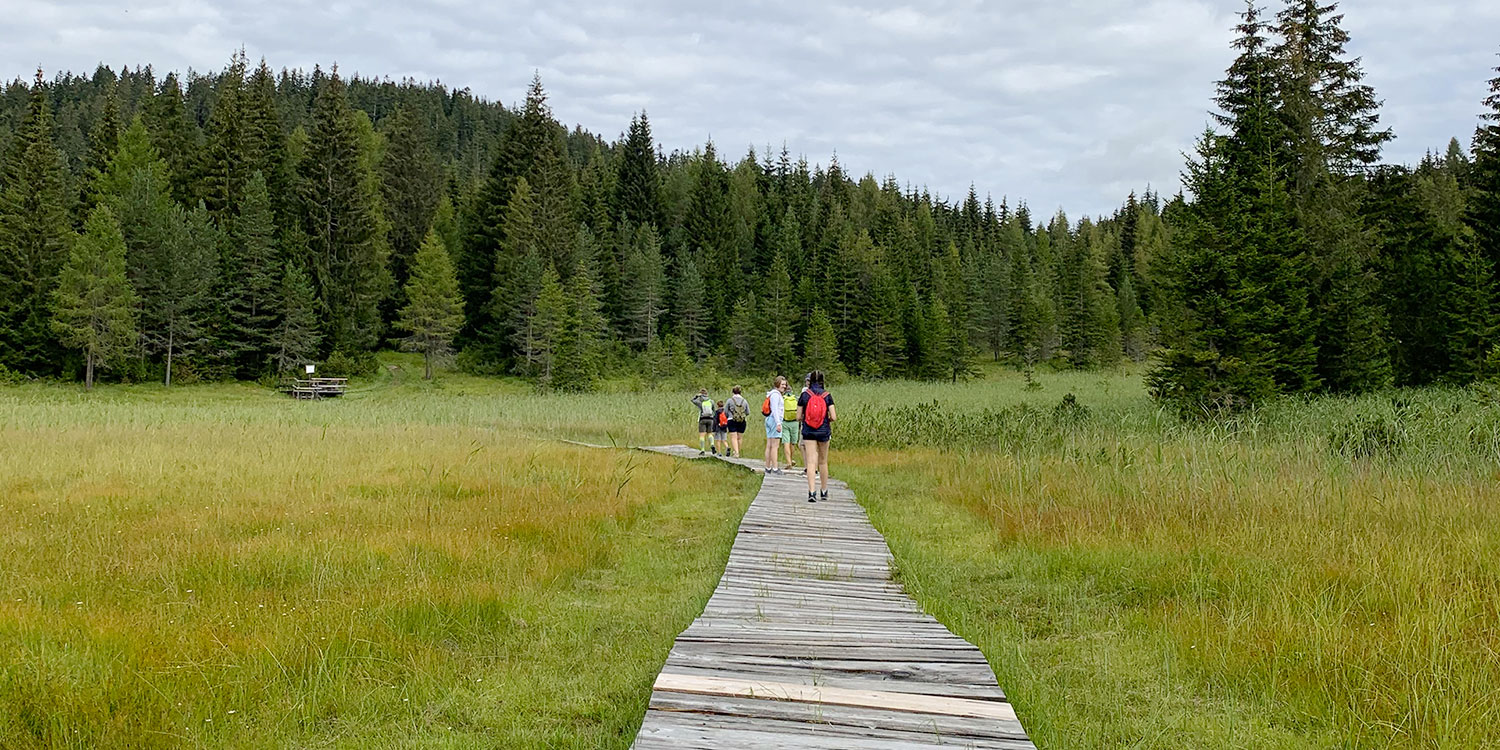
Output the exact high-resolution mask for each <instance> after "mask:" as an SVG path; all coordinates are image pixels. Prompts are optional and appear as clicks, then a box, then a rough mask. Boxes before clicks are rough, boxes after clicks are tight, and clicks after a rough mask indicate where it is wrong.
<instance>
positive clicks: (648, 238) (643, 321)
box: [621, 224, 666, 350]
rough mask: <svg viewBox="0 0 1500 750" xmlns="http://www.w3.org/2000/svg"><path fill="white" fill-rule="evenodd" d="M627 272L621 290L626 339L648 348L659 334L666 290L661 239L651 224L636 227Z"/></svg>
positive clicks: (627, 260)
mask: <svg viewBox="0 0 1500 750" xmlns="http://www.w3.org/2000/svg"><path fill="white" fill-rule="evenodd" d="M623 274H624V278H625V279H626V280H627V281H626V284H625V285H624V288H623V289H622V290H621V294H622V296H623V297H624V298H625V299H624V302H625V317H626V320H627V321H628V328H627V329H626V336H625V340H626V342H627V343H629V344H631V345H632V346H634V347H635V348H636V349H637V350H645V349H646V348H648V347H649V346H650V345H651V342H652V341H655V340H656V338H657V335H658V333H659V330H660V322H661V316H662V312H663V308H664V307H665V305H664V303H663V300H664V292H665V291H666V289H665V287H666V279H665V276H664V273H663V268H662V257H661V241H660V240H659V239H658V238H657V235H656V229H655V227H654V226H652V225H651V224H642V225H640V226H639V227H638V228H637V229H636V231H635V233H634V238H633V240H632V242H631V248H630V254H629V255H628V256H626V258H625V265H624V268H623Z"/></svg>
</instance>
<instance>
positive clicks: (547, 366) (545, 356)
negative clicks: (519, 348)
mask: <svg viewBox="0 0 1500 750" xmlns="http://www.w3.org/2000/svg"><path fill="white" fill-rule="evenodd" d="M568 317H569V315H568V298H567V294H566V293H565V292H564V291H563V286H562V282H561V281H560V280H559V279H558V277H557V271H556V269H554V268H552V266H551V265H550V264H549V265H545V266H544V268H543V269H542V275H541V286H540V289H539V290H538V292H537V297H536V312H535V314H533V315H532V319H531V322H530V325H529V327H528V337H529V339H530V341H531V344H530V349H529V351H528V352H527V360H528V363H529V364H530V366H531V367H532V368H533V374H535V376H536V377H537V380H538V381H539V382H541V384H542V385H543V386H546V387H551V386H552V375H553V368H554V366H555V365H556V364H557V350H558V345H559V344H560V343H561V340H562V337H563V334H564V332H565V329H566V327H567V325H568Z"/></svg>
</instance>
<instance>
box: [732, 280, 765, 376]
mask: <svg viewBox="0 0 1500 750" xmlns="http://www.w3.org/2000/svg"><path fill="white" fill-rule="evenodd" d="M759 322H760V320H759V315H758V313H757V311H756V305H755V297H753V296H751V295H748V294H747V295H744V296H742V297H740V300H739V301H738V302H736V303H734V312H733V314H732V315H731V316H730V318H729V337H728V342H727V343H728V345H729V353H730V363H731V366H732V367H733V368H734V370H735V371H736V372H751V371H753V370H759V369H761V351H760V340H759V339H760V332H761V329H760V327H759V326H758V325H757V324H758V323H759Z"/></svg>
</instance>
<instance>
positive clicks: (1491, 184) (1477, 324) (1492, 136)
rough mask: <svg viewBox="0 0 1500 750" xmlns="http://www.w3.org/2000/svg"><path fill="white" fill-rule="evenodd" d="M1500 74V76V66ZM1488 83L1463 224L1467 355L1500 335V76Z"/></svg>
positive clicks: (1462, 332) (1463, 329)
mask: <svg viewBox="0 0 1500 750" xmlns="http://www.w3.org/2000/svg"><path fill="white" fill-rule="evenodd" d="M1495 73H1497V74H1500V67H1497V68H1495ZM1489 84H1490V90H1489V95H1488V96H1486V97H1485V99H1484V102H1483V105H1484V107H1485V111H1484V112H1483V113H1482V114H1481V115H1480V124H1479V126H1478V127H1477V128H1476V129H1475V130H1474V140H1473V151H1474V156H1473V164H1472V165H1470V166H1469V168H1468V170H1467V171H1468V179H1467V180H1466V181H1467V182H1468V187H1469V200H1468V207H1467V210H1466V212H1465V214H1464V224H1465V227H1466V228H1467V230H1468V236H1469V240H1468V242H1467V245H1468V247H1466V248H1465V250H1464V253H1463V255H1464V259H1465V262H1464V271H1465V274H1464V278H1465V279H1467V280H1468V281H1467V283H1466V284H1465V290H1466V294H1465V297H1466V299H1467V304H1466V305H1465V312H1464V318H1465V320H1463V321H1461V322H1460V326H1461V327H1460V329H1459V331H1460V334H1459V335H1460V336H1462V337H1463V338H1464V339H1465V340H1466V343H1465V345H1464V347H1463V348H1464V349H1465V350H1466V354H1465V356H1466V357H1468V356H1473V354H1472V352H1473V351H1474V350H1475V349H1480V348H1485V347H1488V346H1494V345H1495V344H1496V343H1497V338H1496V336H1497V334H1500V331H1497V330H1496V328H1495V323H1494V320H1495V317H1496V315H1497V314H1500V309H1497V305H1500V299H1497V298H1496V296H1495V295H1496V294H1497V293H1500V292H1497V279H1496V276H1495V274H1496V273H1500V75H1497V76H1496V77H1495V78H1492V79H1490V82H1489ZM1485 353H1488V352H1487V351H1486V352H1485ZM1471 361H1472V360H1471Z"/></svg>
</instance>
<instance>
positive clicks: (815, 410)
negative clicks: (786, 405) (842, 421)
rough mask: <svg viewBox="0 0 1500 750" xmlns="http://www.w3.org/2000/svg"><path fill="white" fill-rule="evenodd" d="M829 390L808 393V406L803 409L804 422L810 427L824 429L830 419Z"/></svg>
mask: <svg viewBox="0 0 1500 750" xmlns="http://www.w3.org/2000/svg"><path fill="white" fill-rule="evenodd" d="M829 395H830V394H829V393H828V391H823V392H822V393H813V392H811V391H809V392H808V394H807V406H806V407H804V408H803V409H802V423H803V424H805V425H807V426H808V427H809V428H811V429H814V430H817V429H822V427H823V425H824V424H825V423H826V421H827V419H828V397H829Z"/></svg>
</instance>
